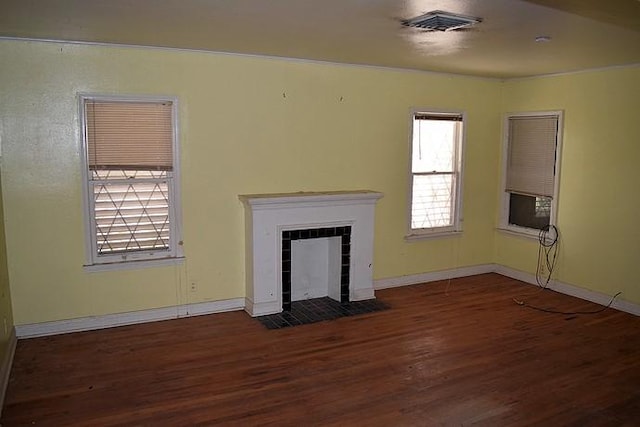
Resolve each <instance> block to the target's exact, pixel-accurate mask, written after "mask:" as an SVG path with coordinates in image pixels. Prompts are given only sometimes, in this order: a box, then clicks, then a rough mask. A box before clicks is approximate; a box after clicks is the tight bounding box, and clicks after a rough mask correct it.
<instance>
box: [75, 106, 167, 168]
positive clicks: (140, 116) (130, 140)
mask: <svg viewBox="0 0 640 427" xmlns="http://www.w3.org/2000/svg"><path fill="white" fill-rule="evenodd" d="M85 108H86V130H87V148H88V163H89V169H91V170H96V169H103V170H104V169H127V170H167V171H169V170H172V168H173V127H172V123H173V122H172V105H171V102H168V101H167V102H122V101H119V102H114V101H94V100H91V101H87V102H86V104H85Z"/></svg>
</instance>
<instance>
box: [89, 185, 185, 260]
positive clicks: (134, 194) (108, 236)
mask: <svg viewBox="0 0 640 427" xmlns="http://www.w3.org/2000/svg"><path fill="white" fill-rule="evenodd" d="M173 184H174V182H173V178H171V177H168V178H157V179H150V178H146V179H135V178H134V179H129V180H95V181H90V182H89V191H90V195H91V198H90V209H91V230H92V232H91V244H92V249H93V251H92V252H93V256H94V261H99V262H117V261H122V260H123V259H124V260H126V259H140V258H158V257H169V256H175V249H176V244H175V242H176V241H175V238H176V233H175V214H174V209H173V205H174V200H173V199H174V197H173V193H174V191H173ZM155 186H159V187H160V188H155ZM110 190H111V191H110ZM98 194H99V195H100V196H101V197H100V200H97V195H98Z"/></svg>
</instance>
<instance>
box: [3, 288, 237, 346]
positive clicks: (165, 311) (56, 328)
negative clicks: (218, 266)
mask: <svg viewBox="0 0 640 427" xmlns="http://www.w3.org/2000/svg"><path fill="white" fill-rule="evenodd" d="M243 308H244V298H234V299H228V300H222V301H212V302H200V303H194V304H184V305H180V306H172V307H163V308H152V309H149V310H141V311H132V312H128V313H116V314H105V315H102V316H90V317H80V318H77V319H69V320H56V321H53V322H43V323H32V324H26V325H16V327H15V329H16V336H17V337H18V338H33V337H42V336H47V335H57V334H66V333H69V332H80V331H90V330H94V329H104V328H112V327H115V326H124V325H133V324H136V323H146V322H155V321H158V320H168V319H177V318H179V317H191V316H200V315H204V314H214V313H222V312H225V311H233V310H242V309H243Z"/></svg>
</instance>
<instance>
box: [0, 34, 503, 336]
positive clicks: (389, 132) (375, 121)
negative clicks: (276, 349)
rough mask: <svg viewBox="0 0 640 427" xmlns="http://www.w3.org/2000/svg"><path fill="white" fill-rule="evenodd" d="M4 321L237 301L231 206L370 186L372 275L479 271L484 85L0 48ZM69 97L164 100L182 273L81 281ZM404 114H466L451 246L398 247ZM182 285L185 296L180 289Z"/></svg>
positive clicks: (485, 255) (299, 65)
mask: <svg viewBox="0 0 640 427" xmlns="http://www.w3.org/2000/svg"><path fill="white" fill-rule="evenodd" d="M0 63H1V64H2V67H1V69H0V73H1V74H0V93H2V94H3V100H2V102H1V103H0V117H1V118H2V135H1V136H2V152H3V153H2V154H3V157H4V164H5V166H4V168H3V169H2V181H3V182H2V187H3V191H4V197H5V223H6V233H7V247H8V265H9V274H10V277H11V290H12V298H13V308H14V316H15V321H16V324H29V323H36V322H43V321H51V320H59V319H68V318H76V317H83V316H90V315H101V314H107V313H117V312H126V311H133V310H140V309H148V308H155V307H165V306H172V305H176V304H182V303H186V302H202V301H214V300H221V299H227V298H235V297H243V296H244V247H243V245H244V236H243V234H244V224H243V222H244V215H243V208H242V205H241V203H240V202H239V200H238V199H237V195H238V194H246V193H271V192H293V191H324V190H352V189H370V190H376V191H381V192H383V193H384V194H385V197H384V198H383V199H382V200H381V201H380V202H379V204H378V206H377V209H376V230H375V240H376V244H375V255H374V260H375V265H374V276H375V278H385V277H395V276H401V275H408V274H415V273H423V272H427V271H436V270H443V269H448V268H452V267H457V266H467V265H477V264H485V263H491V262H493V257H494V253H493V250H492V248H493V239H494V235H495V233H494V222H495V215H496V197H497V195H496V191H495V190H496V188H497V185H498V184H497V182H498V173H497V170H498V168H499V164H498V157H497V155H496V154H497V152H498V141H497V139H498V138H497V136H498V135H499V133H500V126H501V122H500V96H499V94H500V87H501V83H500V82H498V81H494V80H486V79H476V78H465V77H457V76H447V75H438V74H428V73H417V72H410V71H394V70H382V69H374V68H364V67H353V66H340V65H330V64H317V63H304V62H295V61H286V60H276V59H265V58H252V57H241V56H233V55H221V54H205V53H198V52H180V51H168V50H160V49H142V48H140V49H138V48H123V47H101V46H83V45H71V44H52V43H40V42H23V41H0ZM78 92H90V93H105V94H162V95H175V96H177V97H178V98H179V103H180V104H179V105H180V118H179V119H180V130H181V140H180V146H181V150H182V165H181V166H182V199H183V207H182V211H183V223H184V242H185V246H184V249H185V255H186V258H187V261H186V264H184V265H182V266H170V267H161V268H152V269H144V270H131V271H120V272H100V273H87V272H84V271H83V269H82V264H83V262H84V237H83V212H82V203H81V197H82V189H81V174H80V160H79V150H80V140H79V132H78V126H79V124H78V100H77V93H78ZM411 107H424V108H438V109H454V110H464V111H466V112H467V113H468V122H467V140H466V153H465V177H464V184H463V185H464V199H463V205H464V211H463V214H464V235H463V237H457V238H443V239H436V240H430V241H421V242H412V243H406V242H405V241H404V239H403V236H404V234H405V227H406V215H407V213H406V205H407V179H408V176H407V167H408V131H409V113H410V109H411ZM192 281H195V282H197V286H198V291H197V292H190V291H188V290H187V289H188V286H187V284H188V283H190V282H192Z"/></svg>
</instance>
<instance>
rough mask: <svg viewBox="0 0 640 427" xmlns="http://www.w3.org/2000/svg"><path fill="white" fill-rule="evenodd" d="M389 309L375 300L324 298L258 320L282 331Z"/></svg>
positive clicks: (296, 304) (387, 305)
mask: <svg viewBox="0 0 640 427" xmlns="http://www.w3.org/2000/svg"><path fill="white" fill-rule="evenodd" d="M388 308H390V306H389V304H386V303H384V302H382V301H379V300H375V299H370V300H366V301H352V302H348V303H339V302H338V301H335V300H332V299H331V298H329V297H324V298H314V299H308V300H303V301H293V302H292V303H291V311H283V312H282V313H276V314H269V315H266V316H258V317H256V319H258V321H260V323H262V324H263V325H264V326H265V327H266V328H267V329H280V328H286V327H288V326H298V325H306V324H308V323H315V322H322V321H324V320H333V319H338V318H340V317H347V316H355V315H358V314H364V313H373V312H375V311H381V310H386V309H388Z"/></svg>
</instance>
